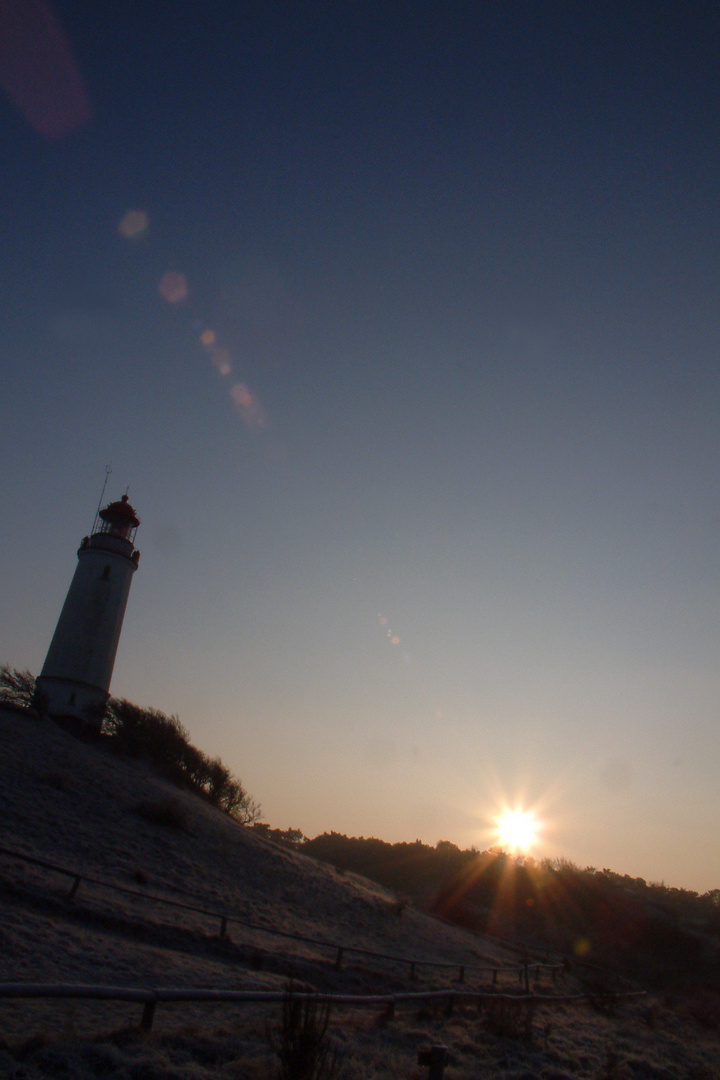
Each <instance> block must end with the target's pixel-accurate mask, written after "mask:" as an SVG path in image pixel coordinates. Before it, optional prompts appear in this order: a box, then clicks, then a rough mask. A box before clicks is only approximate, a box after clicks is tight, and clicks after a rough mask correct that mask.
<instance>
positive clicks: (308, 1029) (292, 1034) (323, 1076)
mask: <svg viewBox="0 0 720 1080" xmlns="http://www.w3.org/2000/svg"><path fill="white" fill-rule="evenodd" d="M329 1022H330V1005H329V1004H328V1003H327V1002H319V1001H317V1000H316V999H315V998H304V999H302V998H298V997H297V996H296V994H295V993H294V992H293V987H292V985H290V986H289V987H288V989H287V991H286V993H285V998H284V1000H283V1012H282V1020H281V1023H280V1028H279V1030H275V1031H274V1030H272V1029H271V1028H270V1027H268V1029H267V1033H268V1040H269V1042H270V1046H271V1047H272V1049H273V1050H274V1051H275V1053H276V1054H277V1055H278V1057H279V1058H280V1071H279V1074H278V1077H279V1080H331V1078H332V1077H333V1076H335V1073H336V1069H337V1050H332V1049H331V1048H330V1046H329V1044H328V1042H327V1029H328V1024H329Z"/></svg>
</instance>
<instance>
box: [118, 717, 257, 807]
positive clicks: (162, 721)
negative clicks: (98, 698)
mask: <svg viewBox="0 0 720 1080" xmlns="http://www.w3.org/2000/svg"><path fill="white" fill-rule="evenodd" d="M103 734H104V736H105V738H106V739H108V741H109V742H110V743H111V744H112V745H113V746H114V747H115V748H116V749H117V750H118V751H119V752H120V753H123V754H127V755H128V756H130V757H134V758H141V759H142V760H143V761H146V762H147V763H148V764H149V765H150V766H151V767H152V768H153V769H154V770H155V771H156V772H158V773H160V775H162V776H164V777H166V779H168V780H170V781H172V783H174V784H177V785H178V786H179V787H184V788H187V789H188V790H189V791H193V792H195V794H197V795H201V796H202V797H203V798H205V799H207V800H208V802H211V803H212V804H213V806H217V807H219V808H220V809H221V810H224V811H225V812H226V813H228V814H230V815H231V817H234V818H235V819H236V820H237V821H240V822H242V823H243V824H249V823H251V822H253V821H255V820H256V819H257V818H258V817H259V815H260V807H259V806H258V805H257V803H255V802H254V801H253V799H252V798H251V797H250V795H249V794H248V793H247V791H246V790H245V788H244V787H243V785H242V783H241V781H240V780H239V779H238V778H237V777H236V776H234V775H233V774H232V773H231V772H230V770H229V769H228V768H227V766H226V765H224V764H223V763H222V761H221V760H220V758H209V757H208V756H207V755H206V754H204V753H203V752H202V750H199V749H198V748H197V747H196V746H193V744H192V743H191V742H190V741H189V737H188V733H187V731H186V729H185V728H184V727H183V725H182V724H181V723H180V721H179V720H178V718H177V716H166V715H165V713H162V712H160V711H159V709H152V708H141V707H140V706H139V705H134V704H133V703H132V702H131V701H126V700H125V699H116V698H111V699H110V701H109V702H108V707H107V713H106V718H105V722H104V725H103Z"/></svg>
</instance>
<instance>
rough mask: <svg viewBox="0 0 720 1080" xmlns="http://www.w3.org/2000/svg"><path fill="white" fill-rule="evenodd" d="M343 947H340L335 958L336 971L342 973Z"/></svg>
mask: <svg viewBox="0 0 720 1080" xmlns="http://www.w3.org/2000/svg"><path fill="white" fill-rule="evenodd" d="M342 958H343V947H342V945H338V951H337V956H336V957H335V970H336V971H340V969H341V968H342Z"/></svg>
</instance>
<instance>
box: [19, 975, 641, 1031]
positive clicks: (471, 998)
mask: <svg viewBox="0 0 720 1080" xmlns="http://www.w3.org/2000/svg"><path fill="white" fill-rule="evenodd" d="M289 994H291V995H292V997H293V998H294V999H296V1000H298V1001H313V1002H317V1003H318V1004H327V1005H346V1006H353V1007H356V1008H363V1007H377V1006H382V1007H383V1008H385V1010H386V1012H387V1016H388V1017H391V1016H393V1015H394V1013H395V1009H396V1008H397V1006H399V1005H416V1004H418V1003H419V1002H423V1001H424V1002H432V1001H435V1002H437V1003H439V1004H444V1005H445V1007H446V1011H447V1012H448V1013H450V1012H451V1011H452V1008H453V1006H454V1005H455V1004H456V1003H459V1002H464V1003H467V1002H470V1003H475V1004H478V1005H479V1004H481V1003H482V1002H483V1001H488V1000H491V999H492V1000H494V1001H497V1000H501V1001H512V1002H515V1003H517V1004H523V1003H527V1004H531V1003H532V1004H548V1005H561V1004H565V1003H567V1002H571V1001H585V1000H587V999H588V995H587V994H583V993H575V994H525V993H520V994H502V993H497V992H495V991H492V990H482V991H481V990H425V991H419V992H407V993H400V994H318V993H306V992H295V991H288V990H285V991H276V990H207V989H174V988H164V987H146V988H139V987H127V986H83V985H67V984H44V983H0V999H5V998H9V999H18V998H42V999H45V1000H48V999H53V998H54V999H58V998H59V999H65V1000H68V999H74V1000H86V1001H121V1002H136V1003H137V1004H141V1005H142V1006H143V1011H142V1019H141V1021H140V1026H141V1028H143V1029H144V1030H145V1031H149V1030H150V1029H151V1028H152V1025H153V1020H154V1018H155V1009H156V1007H157V1006H158V1005H159V1004H161V1003H162V1004H168V1003H175V1004H177V1003H181V1002H182V1003H185V1004H197V1003H207V1002H214V1003H234V1004H265V1005H271V1004H277V1003H280V1002H284V1001H285V1000H286V999H287V997H288V995H289ZM644 995H645V991H644V990H631V991H623V992H622V993H616V994H613V998H614V999H618V1000H619V999H620V998H630V997H643V996H644Z"/></svg>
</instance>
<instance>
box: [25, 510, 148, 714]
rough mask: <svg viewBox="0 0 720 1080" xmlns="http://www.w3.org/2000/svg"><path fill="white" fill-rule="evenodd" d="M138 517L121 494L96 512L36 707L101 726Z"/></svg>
mask: <svg viewBox="0 0 720 1080" xmlns="http://www.w3.org/2000/svg"><path fill="white" fill-rule="evenodd" d="M139 524H140V521H139V519H138V517H137V515H136V513H135V511H134V510H133V508H132V506H131V505H130V503H129V502H128V497H127V495H123V497H122V499H120V501H119V502H113V503H110V504H109V505H108V506H106V507H105V508H104V509H103V510H100V511H99V512H98V515H97V517H96V519H95V524H94V526H93V531H92V535H91V536H86V537H85V538H84V539H83V541H82V543H81V545H80V550H79V551H78V564H77V568H76V570H75V575H74V577H73V579H72V582H71V584H70V589H69V590H68V594H67V597H66V599H65V603H64V605H63V609H62V611H61V612H60V618H59V619H58V624H57V627H56V628H55V633H54V635H53V639H52V641H51V643H50V648H49V649H48V654H47V658H46V660H45V663H44V665H43V669H42V671H41V673H40V675H39V677H38V680H37V692H36V701H37V705H38V708H39V709H40V711H41V712H42V713H44V714H46V715H48V716H51V717H53V718H55V719H64V720H67V721H70V722H72V723H74V724H75V725H76V726H79V727H84V728H87V729H90V730H95V731H98V732H99V731H100V728H101V726H102V720H103V714H104V712H105V704H106V702H107V699H108V697H109V696H110V679H111V677H112V672H113V666H114V664H115V654H116V652H117V647H118V642H119V640H120V631H121V630H122V623H123V616H124V614H125V605H126V604H127V598H128V593H129V592H130V582H131V581H132V576H133V574H134V573H135V571H136V570H137V566H138V560H139V558H140V552H139V551H137V550H136V549H135V547H134V544H133V541H134V539H135V531H136V529H137V527H138V525H139Z"/></svg>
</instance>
